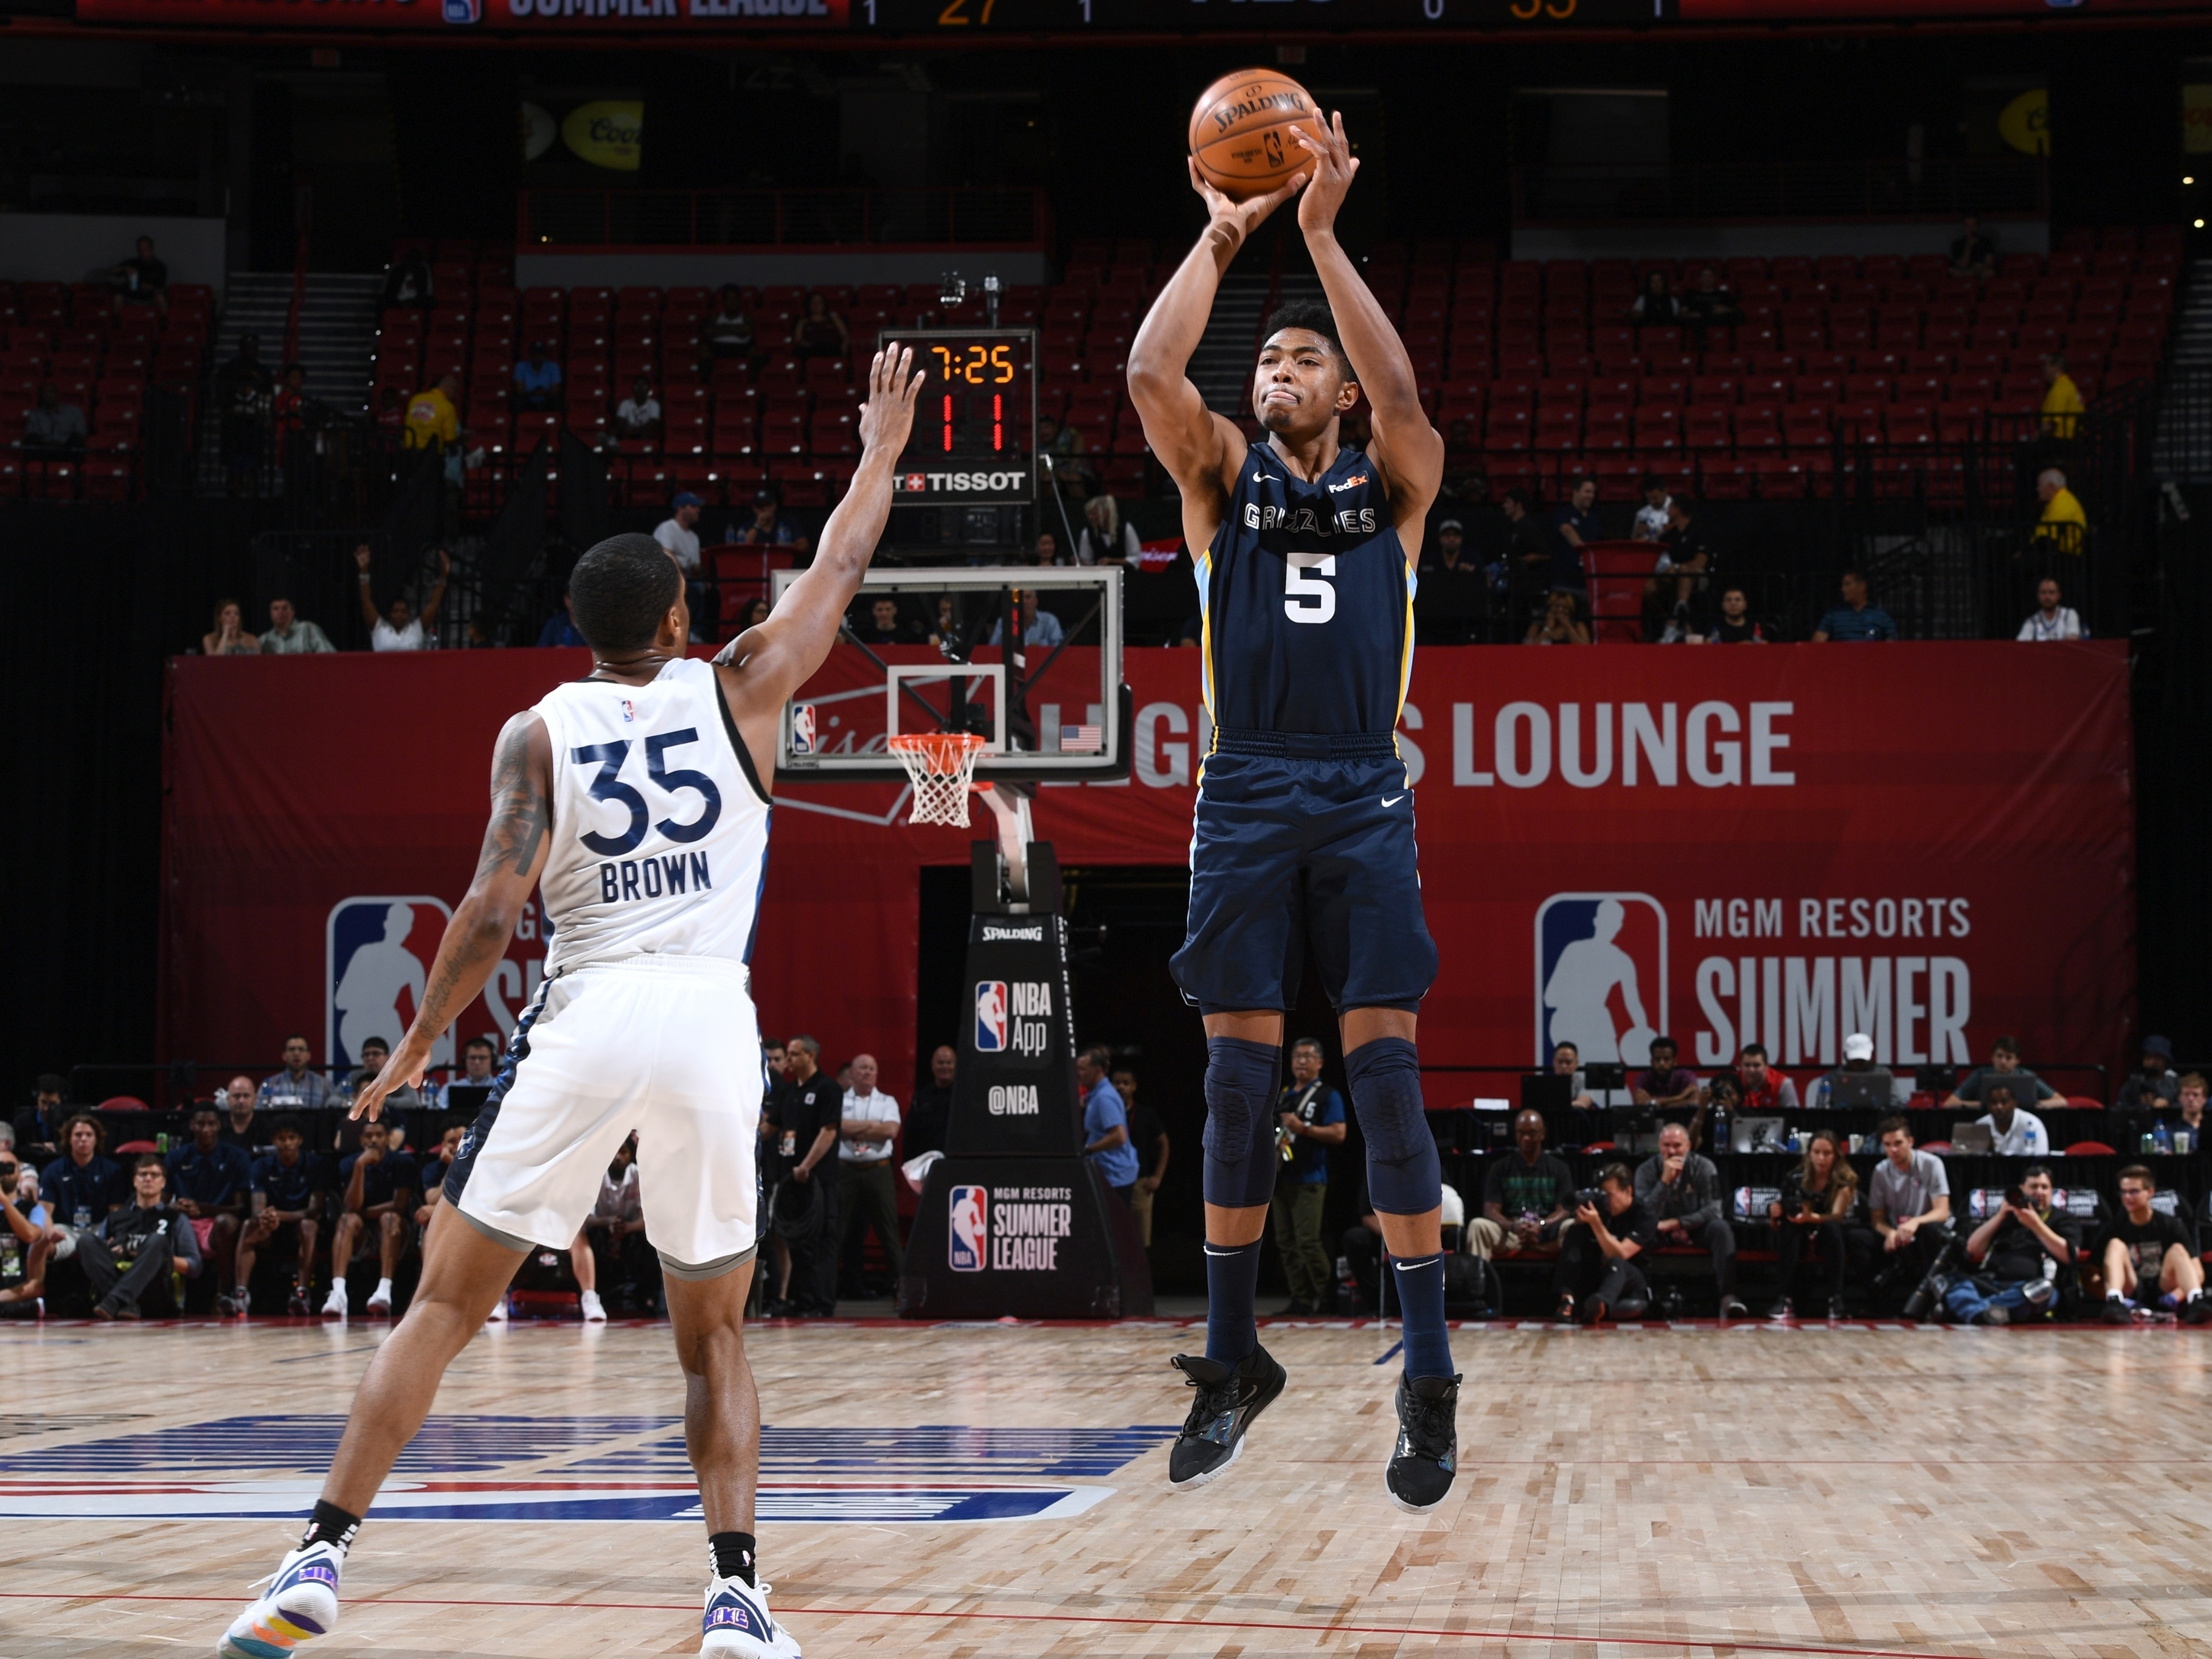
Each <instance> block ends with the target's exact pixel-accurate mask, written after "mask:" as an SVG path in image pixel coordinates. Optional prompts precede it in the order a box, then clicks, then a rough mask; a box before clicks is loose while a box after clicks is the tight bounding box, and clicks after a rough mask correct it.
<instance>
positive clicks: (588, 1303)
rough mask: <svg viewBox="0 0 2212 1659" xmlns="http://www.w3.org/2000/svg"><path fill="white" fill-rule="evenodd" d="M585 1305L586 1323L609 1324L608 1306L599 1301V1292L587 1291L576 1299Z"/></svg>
mask: <svg viewBox="0 0 2212 1659" xmlns="http://www.w3.org/2000/svg"><path fill="white" fill-rule="evenodd" d="M576 1299H577V1300H578V1301H579V1302H582V1303H583V1304H584V1323H585V1324H586V1325H605V1323H606V1322H607V1308H606V1304H605V1302H601V1301H600V1300H599V1292H598V1291H597V1290H586V1291H585V1292H583V1293H582V1294H581V1295H580V1296H578V1297H577V1298H576Z"/></svg>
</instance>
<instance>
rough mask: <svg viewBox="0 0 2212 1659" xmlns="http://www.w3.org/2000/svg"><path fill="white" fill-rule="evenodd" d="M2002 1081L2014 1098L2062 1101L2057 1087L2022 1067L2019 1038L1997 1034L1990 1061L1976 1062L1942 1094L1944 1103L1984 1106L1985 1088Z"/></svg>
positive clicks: (1992, 1044)
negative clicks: (1984, 1062)
mask: <svg viewBox="0 0 2212 1659" xmlns="http://www.w3.org/2000/svg"><path fill="white" fill-rule="evenodd" d="M1999 1082H2002V1083H2004V1084H2005V1085H2006V1086H2007V1087H2008V1088H2009V1089H2012V1091H2013V1098H2014V1099H2015V1101H2021V1100H2034V1101H2059V1103H2060V1104H2061V1105H2063V1104H2064V1101H2063V1097H2062V1096H2061V1095H2059V1093H2058V1091H2057V1089H2053V1088H2052V1087H2051V1085H2050V1084H2049V1083H2045V1082H2044V1081H2043V1079H2042V1078H2040V1077H2037V1076H2036V1075H2035V1073H2033V1071H2028V1070H2023V1069H2022V1068H2021V1063H2020V1039H2019V1038H2017V1037H1999V1038H1996V1039H1995V1040H1993V1041H1991V1043H1990V1063H1989V1064H1987V1065H1978V1066H1976V1067H1975V1068H1974V1069H1973V1070H1972V1071H1969V1072H1968V1073H1967V1074H1966V1077H1964V1078H1963V1079H1962V1080H1961V1081H1960V1083H1959V1086H1958V1087H1957V1088H1956V1089H1953V1090H1952V1091H1951V1092H1950V1093H1949V1094H1948V1095H1945V1096H1944V1097H1943V1104H1944V1105H1946V1106H1986V1105H1987V1104H1988V1103H1989V1095H1988V1090H1989V1089H1990V1086H1991V1085H1992V1084H1994V1083H1999Z"/></svg>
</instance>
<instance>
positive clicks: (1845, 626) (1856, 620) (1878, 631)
mask: <svg viewBox="0 0 2212 1659" xmlns="http://www.w3.org/2000/svg"><path fill="white" fill-rule="evenodd" d="M1841 585H1842V589H1843V595H1844V602H1843V603H1842V604H1841V605H1838V606H1837V607H1834V608H1833V609H1832V610H1831V611H1829V613H1827V614H1826V616H1824V617H1822V618H1821V619H1820V626H1819V627H1817V628H1815V629H1814V630H1813V643H1814V644H1816V645H1821V644H1826V643H1828V642H1829V641H1831V640H1833V641H1834V642H1836V643H1838V644H1856V643H1860V642H1862V641H1867V640H1878V639H1895V638H1897V637H1899V635H1898V631H1897V624H1896V622H1895V621H1894V620H1893V619H1892V618H1891V616H1890V614H1889V613H1888V612H1887V611H1885V610H1883V609H1882V608H1881V606H1879V605H1876V604H1874V603H1873V602H1872V601H1870V600H1869V598H1868V596H1867V580H1866V577H1865V576H1862V575H1861V574H1860V573H1859V572H1858V571H1857V570H1846V571H1844V575H1843V581H1842V584H1841Z"/></svg>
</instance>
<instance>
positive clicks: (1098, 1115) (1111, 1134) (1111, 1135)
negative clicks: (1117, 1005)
mask: <svg viewBox="0 0 2212 1659" xmlns="http://www.w3.org/2000/svg"><path fill="white" fill-rule="evenodd" d="M1113 1069H1114V1056H1113V1053H1112V1052H1111V1051H1109V1049H1108V1048H1107V1047H1106V1046H1105V1045H1104V1044H1103V1043H1098V1044H1095V1045H1093V1046H1091V1047H1089V1048H1086V1049H1085V1050H1084V1051H1083V1052H1082V1053H1080V1054H1079V1055H1077V1056H1076V1057H1075V1081H1076V1083H1077V1084H1078V1086H1079V1087H1080V1088H1081V1089H1082V1090H1083V1156H1085V1157H1086V1158H1089V1159H1091V1161H1092V1162H1095V1163H1097V1166H1098V1173H1099V1174H1101V1175H1103V1176H1104V1177H1105V1179H1106V1185H1107V1186H1110V1187H1112V1188H1113V1189H1114V1191H1115V1192H1116V1193H1117V1194H1119V1195H1120V1197H1121V1202H1122V1203H1124V1204H1127V1202H1128V1201H1129V1193H1130V1190H1131V1189H1132V1188H1133V1187H1134V1186H1136V1184H1137V1149H1136V1148H1135V1147H1133V1146H1132V1145H1130V1144H1129V1113H1128V1110H1127V1107H1124V1106H1123V1105H1122V1104H1121V1092H1120V1091H1119V1090H1117V1089H1115V1087H1114V1085H1113V1084H1112V1083H1110V1082H1109V1081H1108V1078H1107V1074H1108V1073H1109V1072H1110V1071H1111V1070H1113Z"/></svg>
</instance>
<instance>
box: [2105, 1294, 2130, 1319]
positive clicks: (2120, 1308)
mask: <svg viewBox="0 0 2212 1659" xmlns="http://www.w3.org/2000/svg"><path fill="white" fill-rule="evenodd" d="M2100 1317H2101V1318H2102V1319H2103V1320H2104V1321H2105V1323H2106V1324H2107V1325H2132V1324H2134V1323H2135V1318H2136V1316H2135V1310H2134V1309H2133V1308H2130V1307H2129V1306H2128V1304H2127V1303H2126V1302H2123V1301H2121V1300H2120V1299H2119V1297H2118V1296H2106V1298H2105V1311H2104V1313H2103V1314H2101V1315H2100Z"/></svg>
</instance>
